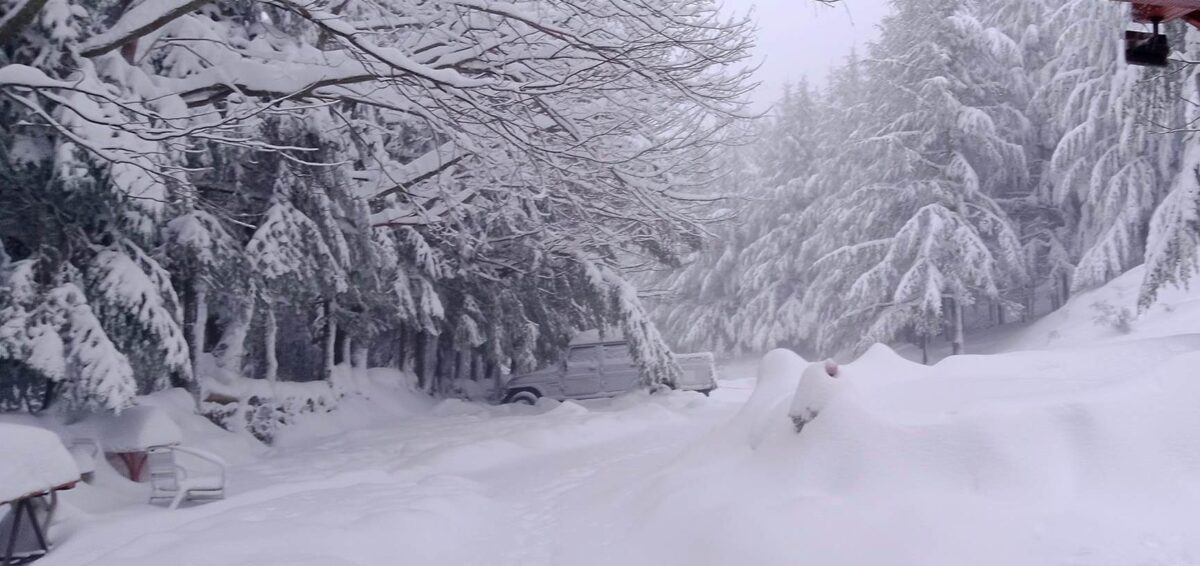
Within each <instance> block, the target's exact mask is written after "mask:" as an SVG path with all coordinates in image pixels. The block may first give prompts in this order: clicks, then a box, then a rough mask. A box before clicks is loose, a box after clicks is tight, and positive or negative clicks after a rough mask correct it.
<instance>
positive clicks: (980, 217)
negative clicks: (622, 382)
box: [650, 0, 1200, 355]
mask: <svg viewBox="0 0 1200 566" xmlns="http://www.w3.org/2000/svg"><path fill="white" fill-rule="evenodd" d="M892 7H893V13H892V14H891V15H890V16H888V17H887V18H886V19H885V20H884V21H883V23H882V24H881V29H880V38H879V39H878V41H876V42H875V43H873V44H872V45H871V46H870V48H869V50H867V51H866V52H863V53H856V54H854V55H852V56H851V57H850V58H849V59H848V60H846V61H845V62H844V64H842V65H841V66H840V67H838V68H837V69H836V70H835V71H834V72H833V73H832V74H831V77H830V79H829V81H828V84H827V85H822V86H819V87H814V86H809V85H807V84H805V83H800V84H796V85H794V86H793V87H792V88H791V89H789V90H788V91H787V92H786V94H785V96H784V97H783V99H782V100H780V101H778V103H777V104H776V105H775V112H774V116H773V117H771V118H770V119H769V120H766V123H765V124H760V125H759V127H760V128H761V137H760V139H758V140H756V141H755V143H753V144H751V145H748V146H742V147H740V148H738V149H737V150H736V151H732V152H727V153H725V154H723V155H724V156H725V163H724V167H725V168H726V169H727V171H726V175H725V176H724V177H723V178H722V179H721V180H718V181H717V182H716V183H715V184H714V187H715V188H714V191H715V192H716V194H721V195H724V196H727V197H729V200H727V201H725V202H726V203H727V205H726V206H727V207H728V212H729V213H730V214H731V215H736V216H737V217H738V218H739V220H737V221H734V222H729V223H727V224H725V225H724V226H723V228H722V229H720V230H719V232H718V233H717V235H716V237H715V238H714V239H713V240H712V241H711V243H710V244H709V245H708V247H707V248H706V249H704V250H703V251H701V252H699V253H696V254H693V255H691V256H689V257H688V258H687V259H686V262H685V263H686V265H685V266H684V267H683V268H681V269H679V270H675V271H672V272H669V273H668V274H666V275H665V276H663V277H661V278H658V279H652V280H651V282H650V284H651V285H652V288H656V289H660V290H662V292H664V293H666V294H667V298H665V299H664V300H660V301H656V306H655V309H654V310H655V315H656V318H657V319H658V320H659V321H660V323H661V324H662V327H663V329H664V333H665V334H666V335H668V336H671V337H674V339H676V340H678V342H679V343H680V344H682V345H686V346H689V347H695V348H715V349H718V350H721V351H725V352H763V351H767V350H769V349H771V348H773V347H780V346H786V347H791V348H795V349H797V351H801V352H810V353H814V354H821V355H831V354H832V353H835V352H861V351H862V350H863V349H865V348H866V347H867V346H869V345H871V344H873V343H876V342H884V343H896V342H907V343H912V344H916V345H924V346H928V344H929V343H930V341H932V340H935V339H939V337H944V338H943V339H944V340H945V341H947V342H950V343H951V344H952V345H953V349H952V351H953V353H963V352H969V351H970V347H969V344H967V343H965V342H967V337H966V335H967V334H968V333H969V331H971V330H978V329H983V328H988V327H992V326H997V325H1003V324H1005V323H1008V322H1014V321H1030V320H1033V319H1035V318H1036V317H1038V316H1041V315H1044V314H1046V313H1048V312H1050V311H1053V310H1055V309H1058V308H1059V307H1061V306H1063V305H1064V304H1065V303H1066V301H1067V300H1068V299H1069V298H1070V297H1072V296H1074V295H1076V294H1078V293H1080V292H1082V291H1087V290H1090V289H1093V288H1096V287H1098V286H1100V285H1102V284H1104V283H1106V282H1108V281H1110V280H1112V279H1113V278H1115V277H1117V276H1118V275H1120V274H1122V273H1124V272H1126V271H1127V270H1129V269H1130V268H1132V267H1134V266H1137V265H1140V264H1143V263H1145V264H1146V265H1147V269H1148V271H1147V273H1146V276H1145V281H1144V283H1143V286H1142V291H1141V297H1140V300H1139V304H1140V305H1141V308H1142V309H1145V308H1148V307H1150V306H1151V305H1152V304H1153V303H1154V301H1155V297H1156V295H1157V293H1158V292H1159V290H1160V289H1161V288H1163V286H1164V285H1176V284H1181V283H1185V282H1186V279H1187V278H1188V276H1190V275H1191V274H1192V272H1193V271H1194V270H1195V267H1196V265H1195V260H1196V249H1197V243H1198V242H1200V192H1198V190H1197V187H1198V180H1197V175H1198V173H1200V171H1198V169H1197V167H1198V166H1200V139H1197V137H1196V128H1195V124H1196V122H1197V120H1200V113H1198V111H1197V101H1198V100H1200V93H1198V92H1197V86H1198V85H1197V78H1198V77H1197V66H1196V65H1192V64H1189V65H1182V66H1178V67H1171V68H1167V69H1146V68H1140V67H1134V66H1130V65H1126V64H1125V62H1124V56H1123V52H1122V46H1121V44H1120V43H1119V42H1118V41H1115V40H1114V38H1115V32H1114V30H1120V29H1123V28H1124V26H1125V25H1126V22H1127V21H1128V17H1129V13H1128V12H1129V9H1128V6H1127V5H1123V4H1119V3H1115V2H1096V1H1092V0H1066V1H1057V0H997V1H994V2H975V1H967V0H895V1H894V2H893V3H892ZM1185 28H1186V31H1185ZM1166 33H1167V34H1168V35H1170V36H1171V38H1172V40H1173V44H1174V45H1176V46H1177V48H1178V49H1180V50H1181V51H1183V54H1182V58H1183V59H1184V60H1186V61H1195V60H1198V59H1200V35H1198V34H1197V32H1196V30H1195V29H1193V28H1191V27H1189V26H1185V25H1182V24H1178V27H1174V26H1170V27H1167V28H1166ZM1132 315H1133V313H1119V312H1118V313H1113V316H1118V317H1119V316H1126V317H1132Z"/></svg>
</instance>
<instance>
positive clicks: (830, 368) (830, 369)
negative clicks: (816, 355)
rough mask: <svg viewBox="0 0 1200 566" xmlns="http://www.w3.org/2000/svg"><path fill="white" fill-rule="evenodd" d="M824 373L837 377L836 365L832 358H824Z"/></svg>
mask: <svg viewBox="0 0 1200 566" xmlns="http://www.w3.org/2000/svg"><path fill="white" fill-rule="evenodd" d="M825 374H826V375H828V376H829V377H837V374H838V365H837V362H835V361H833V360H825Z"/></svg>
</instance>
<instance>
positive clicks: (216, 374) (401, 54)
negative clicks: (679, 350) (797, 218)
mask: <svg viewBox="0 0 1200 566" xmlns="http://www.w3.org/2000/svg"><path fill="white" fill-rule="evenodd" d="M0 14H4V16H2V17H0V242H2V244H3V245H2V246H0V289H2V294H0V375H3V383H0V385H2V387H0V389H2V390H3V395H0V397H3V398H4V399H5V401H4V404H5V406H6V407H7V408H20V407H24V408H31V409H37V408H41V407H42V406H43V405H45V404H46V402H47V401H51V402H53V403H57V404H59V405H60V406H61V407H63V408H65V409H68V410H71V409H88V410H91V409H119V408H121V407H123V406H127V405H128V404H129V403H131V402H132V400H133V398H134V396H135V395H137V394H145V393H149V392H152V391H156V390H159V389H163V388H166V387H171V386H182V387H186V388H189V389H191V390H192V391H193V392H195V393H196V394H197V397H198V398H207V397H208V395H206V391H207V390H209V389H220V388H222V387H223V386H225V385H229V384H231V383H233V382H236V381H237V380H240V379H244V378H252V379H261V380H265V381H268V382H272V383H274V381H275V380H297V381H304V380H314V379H321V378H328V377H330V376H331V375H332V373H333V371H334V367H335V364H342V363H352V364H353V365H355V366H357V367H362V366H366V365H392V366H394V367H400V368H404V369H410V370H412V372H414V373H415V374H416V375H417V376H418V377H419V379H420V381H421V386H422V387H424V388H425V389H427V390H429V391H431V392H434V393H440V394H452V393H453V391H451V387H452V385H453V382H454V380H455V379H456V378H475V379H481V380H482V379H488V378H495V377H496V376H498V375H500V374H502V373H505V372H511V371H521V370H528V369H531V368H533V367H535V366H537V365H539V364H540V363H543V362H545V361H547V360H550V359H553V358H555V357H557V356H559V355H560V351H561V348H562V347H563V346H564V345H565V344H566V342H567V341H568V340H569V339H570V337H571V335H572V334H573V333H574V332H575V331H576V329H580V328H597V327H605V326H619V327H621V328H622V329H623V331H624V334H625V335H626V336H627V337H628V338H629V339H630V341H631V342H632V344H633V345H634V348H633V350H634V356H635V358H636V359H637V361H638V362H639V363H640V364H641V365H642V367H643V368H644V370H645V371H644V374H645V378H646V381H647V383H648V384H654V383H663V382H669V381H671V380H672V379H674V377H675V375H676V374H677V372H678V371H679V370H678V366H677V365H676V364H675V362H674V360H673V359H672V357H671V355H670V352H669V351H668V350H667V347H666V345H665V344H664V342H663V340H662V338H661V337H660V336H659V334H658V333H657V331H656V329H655V327H654V326H653V325H652V324H651V323H650V321H649V319H648V318H647V315H646V312H645V310H644V308H643V306H642V304H641V302H640V300H639V297H638V293H637V291H636V289H635V288H634V287H633V286H632V285H631V284H630V283H629V278H628V277H629V274H630V273H634V272H637V271H641V270H646V269H648V268H651V267H656V266H662V265H671V264H677V263H678V259H679V257H680V256H681V255H682V254H683V253H685V252H687V251H689V250H694V249H696V248H697V246H698V245H699V243H700V241H701V236H702V234H703V232H704V230H703V228H702V226H703V224H704V223H705V222H706V221H707V220H709V214H710V206H709V202H710V201H711V199H708V198H707V197H701V198H699V200H698V198H697V197H698V195H699V192H700V188H702V187H705V186H707V185H708V183H709V182H710V181H711V179H712V178H715V177H716V172H715V171H714V170H713V168H712V166H711V165H710V163H711V162H712V159H711V156H712V155H713V154H714V152H716V151H718V150H719V148H722V147H726V146H728V145H729V144H730V143H732V142H734V141H735V140H733V139H732V136H733V135H734V134H733V132H734V131H736V130H734V129H731V128H730V127H729V126H730V125H731V124H736V123H739V122H743V121H744V120H745V117H746V114H747V113H746V112H745V111H744V107H745V100H746V93H747V91H748V89H749V88H750V87H751V83H750V81H749V80H748V73H749V71H748V70H738V69H740V68H742V67H743V66H744V65H743V64H742V62H743V60H744V59H745V58H746V56H747V51H748V49H749V47H750V46H751V38H750V32H751V28H750V25H749V24H748V23H747V22H745V21H740V20H729V19H726V18H723V17H722V16H720V15H719V14H718V13H717V12H716V7H715V5H714V4H713V3H712V2H707V1H702V2H674V1H671V2H664V1H659V0H633V1H621V2H611V1H609V0H564V1H558V0H556V1H554V2H546V1H542V0H538V1H532V0H519V1H517V2H508V3H497V2H480V1H478V0H437V1H432V2H430V1H424V0H384V1H377V0H349V1H347V0H329V1H326V0H315V1H313V0H304V1H298V0H297V1H294V0H275V1H271V2H253V1H240V0H236V1H235V0H211V1H206V0H164V1H153V2H151V1H147V2H128V1H125V0H0Z"/></svg>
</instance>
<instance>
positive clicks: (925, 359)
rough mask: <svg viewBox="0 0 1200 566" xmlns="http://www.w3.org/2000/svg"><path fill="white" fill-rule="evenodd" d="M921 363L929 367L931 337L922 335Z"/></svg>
mask: <svg viewBox="0 0 1200 566" xmlns="http://www.w3.org/2000/svg"><path fill="white" fill-rule="evenodd" d="M921 363H923V364H925V365H929V335H928V334H922V335H921Z"/></svg>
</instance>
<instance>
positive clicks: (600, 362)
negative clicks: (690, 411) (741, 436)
mask: <svg viewBox="0 0 1200 566" xmlns="http://www.w3.org/2000/svg"><path fill="white" fill-rule="evenodd" d="M675 361H676V362H677V363H678V364H679V367H680V368H681V369H682V370H683V374H682V375H681V376H680V378H679V380H678V382H677V383H675V384H674V385H675V388H676V389H682V390H685V391H699V392H701V393H704V394H705V395H708V394H709V393H710V392H712V390H714V389H716V388H717V371H716V365H715V364H714V362H713V355H712V354H711V353H709V352H701V353H695V354H676V355H675ZM642 383H643V382H642V375H641V370H640V368H639V367H638V366H637V364H636V363H634V361H633V355H632V353H631V352H630V350H629V343H628V342H626V341H625V340H623V339H614V340H608V341H605V340H603V339H597V340H595V341H580V340H578V339H577V340H576V341H575V342H572V344H571V346H570V348H569V349H568V351H567V355H566V356H565V358H564V359H563V360H562V361H561V362H559V363H557V364H554V365H551V366H547V367H544V368H541V369H539V370H537V371H533V372H529V373H525V374H517V375H514V376H513V377H512V378H510V379H509V380H508V382H507V384H506V386H505V391H504V396H503V399H504V402H506V403H526V404H530V405H532V404H533V403H536V402H537V400H538V398H539V397H549V398H551V399H558V400H559V401H564V400H567V399H596V398H601V397H613V396H616V395H620V394H622V393H626V392H629V391H633V390H635V389H637V388H638V387H640V386H641V385H642Z"/></svg>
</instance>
